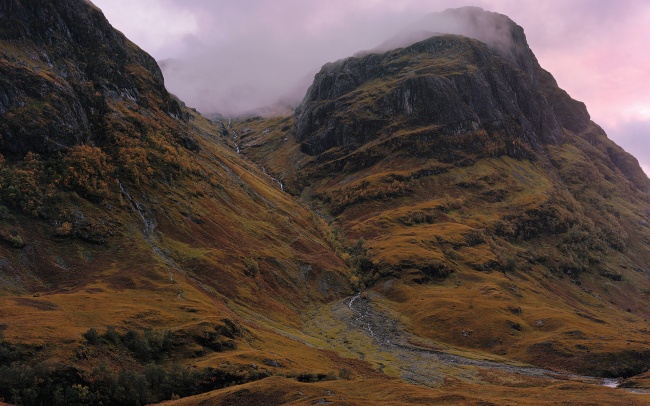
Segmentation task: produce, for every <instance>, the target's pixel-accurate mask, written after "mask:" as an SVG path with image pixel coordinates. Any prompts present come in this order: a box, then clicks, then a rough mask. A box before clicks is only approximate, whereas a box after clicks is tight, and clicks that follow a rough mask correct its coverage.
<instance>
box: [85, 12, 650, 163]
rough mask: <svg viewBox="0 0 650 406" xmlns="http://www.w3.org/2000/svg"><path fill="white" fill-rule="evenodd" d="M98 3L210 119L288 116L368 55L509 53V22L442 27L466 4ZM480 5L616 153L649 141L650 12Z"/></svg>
mask: <svg viewBox="0 0 650 406" xmlns="http://www.w3.org/2000/svg"><path fill="white" fill-rule="evenodd" d="M93 3H94V4H95V5H97V6H98V7H99V8H101V9H102V10H103V11H104V13H105V15H106V16H107V18H108V19H109V21H110V22H111V23H112V24H113V25H114V26H115V27H116V28H117V29H119V30H121V31H123V32H124V34H125V35H126V36H127V37H129V39H131V40H132V41H134V42H135V43H136V44H138V45H139V46H141V47H142V48H143V49H144V50H145V51H147V52H149V53H150V54H152V55H153V56H154V58H156V60H158V61H159V62H160V64H161V66H162V69H163V73H164V75H165V80H166V86H167V88H168V90H169V91H171V92H172V93H174V94H176V95H177V96H178V97H180V98H181V99H182V100H183V101H184V102H186V103H187V104H188V105H189V106H192V107H195V108H197V109H198V110H199V111H201V112H202V113H204V114H206V115H211V114H214V113H220V114H222V115H225V116H237V115H241V114H246V113H250V112H254V113H262V114H265V115H273V114H284V113H287V112H289V111H290V110H291V108H293V107H295V105H296V104H298V103H299V102H300V100H301V99H302V98H303V96H304V94H305V92H306V90H307V88H308V86H309V84H310V83H311V81H312V79H313V77H314V74H315V73H317V72H318V71H319V70H320V68H321V66H322V65H324V64H325V63H327V62H334V61H336V60H339V59H342V58H346V57H350V56H352V55H354V54H357V53H359V52H361V51H364V50H365V51H367V50H371V51H372V50H374V51H379V50H382V49H384V50H385V49H388V48H391V47H396V46H403V45H405V42H404V40H406V43H408V42H415V41H416V40H418V39H424V38H425V37H426V36H428V35H429V34H432V33H434V32H435V31H440V32H450V33H456V34H463V35H468V36H472V37H476V38H478V39H479V40H482V41H484V42H486V43H488V44H490V45H493V46H503V45H504V44H505V46H506V47H507V39H506V40H505V42H504V38H505V36H504V32H503V30H502V27H501V26H499V25H498V21H496V22H495V21H482V22H481V21H478V22H476V24H475V25H473V26H472V25H470V26H468V25H466V24H459V23H458V22H456V21H450V20H444V19H443V20H442V21H441V20H440V19H438V21H435V20H436V19H435V18H431V15H432V14H433V13H438V12H441V11H443V10H445V9H447V8H455V7H461V6H464V5H466V4H462V3H459V2H458V1H456V0H401V1H397V2H396V1H393V0H328V1H327V2H315V1H309V2H306V1H304V0H219V1H206V0H138V1H133V0H93ZM472 4H473V5H475V6H478V7H481V8H483V9H485V10H489V11H493V12H497V13H501V14H504V15H507V16H508V17H510V18H511V19H512V20H513V21H515V22H516V23H517V24H519V25H520V26H522V27H523V28H524V30H525V33H526V37H527V40H528V43H529V45H530V47H531V49H532V50H533V52H534V53H535V56H536V57H537V59H538V60H539V62H540V65H541V66H542V67H543V68H544V69H546V70H548V71H549V72H551V73H552V74H553V76H554V77H555V78H556V80H557V82H558V84H559V85H560V87H562V88H563V89H565V90H567V92H568V93H569V94H570V95H571V96H572V97H573V98H575V99H577V100H581V101H583V102H585V103H586V105H587V108H588V110H589V112H590V114H591V117H592V119H593V120H594V121H595V122H597V123H598V124H600V125H601V126H602V127H603V128H604V129H605V130H606V131H607V132H608V134H610V135H612V134H616V135H615V136H613V138H614V137H615V138H614V140H615V141H616V142H619V143H620V144H623V145H624V144H625V140H624V139H625V138H626V137H630V138H632V137H634V139H638V137H639V136H638V135H635V134H632V133H631V132H630V133H627V132H625V131H626V130H628V129H630V128H631V127H629V126H626V125H625V124H626V123H628V122H635V121H649V120H650V69H648V66H650V53H648V52H645V49H646V48H647V44H646V42H647V40H646V39H647V38H648V37H650V24H648V19H649V18H650V2H647V1H645V0H618V1H616V2H613V1H606V0H572V1H566V0H547V1H544V2H535V3H531V2H522V1H521V0H472ZM432 20H434V21H432ZM495 23H496V24H495ZM490 25H492V26H491V27H490ZM486 26H487V27H490V28H489V29H487V30H486V29H484V28H485V27H486ZM476 27H481V29H477V28H476ZM487 33H489V35H487ZM481 36H482V37H481ZM387 41H388V42H387ZM390 41H393V42H392V43H391V42H390ZM400 41H401V42H400ZM382 47H383V48H382ZM645 139H647V137H645ZM640 148H641V149H642V150H643V152H639V151H633V152H634V153H635V154H639V155H640V156H650V142H645V143H643V145H641V146H640ZM642 164H643V165H644V167H645V168H648V167H650V161H644V160H643V159H642Z"/></svg>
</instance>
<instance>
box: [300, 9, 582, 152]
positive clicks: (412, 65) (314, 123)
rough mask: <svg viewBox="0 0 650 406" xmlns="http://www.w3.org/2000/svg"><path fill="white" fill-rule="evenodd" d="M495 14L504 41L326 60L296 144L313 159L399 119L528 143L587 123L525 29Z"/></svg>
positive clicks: (448, 39)
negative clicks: (530, 45)
mask: <svg viewBox="0 0 650 406" xmlns="http://www.w3.org/2000/svg"><path fill="white" fill-rule="evenodd" d="M479 10H480V9H479ZM451 12H456V13H464V14H467V15H468V16H469V17H476V13H485V12H482V10H481V11H477V10H476V9H474V8H470V9H460V11H458V10H456V11H453V10H452V11H448V12H446V13H451ZM488 14H489V15H492V14H494V13H488ZM497 16H498V15H497ZM500 17H501V20H502V21H501V26H503V27H505V28H503V30H506V29H507V33H508V37H507V40H508V44H507V46H506V45H502V44H493V45H488V44H486V43H483V42H480V41H478V40H475V39H471V38H468V37H462V36H458V35H438V36H434V37H431V38H429V39H426V40H424V41H421V42H418V43H415V44H412V45H410V46H407V47H405V48H401V49H397V50H394V51H390V52H388V53H385V54H370V55H366V56H363V57H358V58H349V59H345V60H342V61H339V62H335V63H331V64H327V65H325V66H324V67H323V68H322V70H321V71H320V72H319V73H318V74H317V75H316V77H315V79H314V83H313V85H312V86H311V88H310V89H309V90H308V92H307V95H306V96H305V99H304V101H303V102H302V104H301V105H300V107H299V109H298V111H297V114H296V135H297V138H298V140H299V141H300V142H301V146H302V150H303V151H304V152H306V153H308V154H310V155H315V154H319V153H322V152H323V151H325V150H327V149H329V148H332V147H335V146H338V147H354V146H359V145H362V144H364V143H366V142H369V141H371V140H373V139H377V138H379V137H380V136H381V135H389V134H390V133H391V132H392V131H395V128H394V126H391V124H392V123H395V122H399V123H400V126H401V128H404V127H414V126H420V127H421V126H434V127H435V129H432V130H431V132H430V134H429V135H428V136H430V137H432V138H435V137H436V136H437V135H452V134H459V133H463V132H471V131H475V130H478V129H484V130H486V131H487V132H488V134H490V135H491V134H496V133H499V134H501V135H502V136H503V135H505V136H506V137H507V138H509V139H515V138H516V139H523V140H525V141H526V143H527V144H528V145H530V146H532V147H533V148H538V147H539V145H540V144H557V143H559V142H561V141H562V139H563V137H564V130H568V131H572V132H580V131H582V130H584V129H585V128H586V126H587V125H588V124H589V114H588V113H587V110H586V108H585V106H584V104H583V103H581V102H578V101H575V100H573V99H571V98H570V97H569V96H568V95H567V94H566V92H564V91H562V90H561V89H559V88H558V87H557V84H556V82H555V80H554V79H553V77H552V76H551V75H550V74H549V73H548V72H546V71H544V70H543V69H542V68H541V67H540V66H539V64H538V63H537V60H536V59H535V57H534V55H533V54H532V52H531V51H530V49H529V48H528V45H527V43H526V37H525V35H524V33H523V29H522V28H521V27H519V26H518V25H516V24H515V23H514V22H512V21H511V20H509V19H507V17H505V16H500ZM361 95H363V96H361ZM361 97H363V98H365V100H361Z"/></svg>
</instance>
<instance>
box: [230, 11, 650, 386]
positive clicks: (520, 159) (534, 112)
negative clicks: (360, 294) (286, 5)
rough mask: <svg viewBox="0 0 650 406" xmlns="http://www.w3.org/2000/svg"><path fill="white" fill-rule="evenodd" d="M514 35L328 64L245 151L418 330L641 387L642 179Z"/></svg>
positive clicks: (442, 42) (645, 247)
mask: <svg viewBox="0 0 650 406" xmlns="http://www.w3.org/2000/svg"><path fill="white" fill-rule="evenodd" d="M508 21H510V20H508ZM509 24H511V27H510V29H511V34H512V44H511V48H510V49H509V50H508V49H505V50H504V49H498V50H497V49H493V48H490V47H488V46H486V45H485V44H483V43H480V42H478V41H476V40H472V39H469V38H464V37H459V36H439V37H433V38H431V39H428V40H425V41H422V42H420V43H416V44H414V45H412V46H409V47H406V48H402V49H397V50H394V51H391V52H388V53H385V54H371V55H366V56H363V57H359V58H349V59H345V60H342V61H338V62H336V63H333V64H328V65H326V66H324V67H323V69H322V70H321V72H320V73H319V74H317V75H316V78H315V80H314V84H313V85H312V87H311V88H310V90H309V91H308V93H307V95H306V97H305V100H304V101H303V103H302V104H301V106H300V107H299V108H298V110H297V112H296V115H295V117H292V118H284V119H272V120H262V119H257V118H251V119H248V120H244V121H242V122H240V123H238V124H237V126H236V130H237V132H236V134H237V136H238V137H239V138H238V139H237V140H238V142H239V144H238V145H239V146H240V147H241V148H242V149H243V150H244V153H245V154H246V155H247V156H249V157H251V158H253V159H254V160H256V161H258V162H260V163H261V164H262V165H264V166H265V167H266V169H267V171H268V172H269V173H270V174H272V175H273V176H274V177H276V178H278V179H279V180H281V181H283V182H284V183H285V188H286V189H287V190H289V191H291V192H293V193H295V194H301V195H302V197H303V199H305V200H306V201H309V202H310V203H311V204H312V205H313V206H314V207H315V208H316V209H317V210H318V211H320V212H321V213H322V214H323V215H324V216H330V218H332V219H333V220H334V224H335V225H336V226H337V227H338V228H339V229H340V233H339V235H341V236H344V237H345V238H346V239H347V242H346V243H345V244H347V246H348V247H349V248H348V249H347V250H346V249H345V247H341V248H340V251H341V252H344V251H345V252H344V253H345V254H346V255H347V256H346V255H344V258H346V259H348V262H349V263H350V264H351V265H352V266H353V267H354V268H356V271H357V274H358V277H359V280H360V281H361V282H360V283H361V287H367V288H368V289H371V290H374V291H377V292H381V293H382V294H383V296H384V297H385V298H386V299H387V300H389V301H390V303H392V306H393V307H394V309H396V310H397V311H398V312H399V313H400V314H401V315H402V316H404V317H405V319H406V320H407V321H406V324H407V326H408V328H409V330H410V331H412V332H414V333H416V334H418V335H420V336H422V337H429V338H434V339H436V340H440V341H444V342H446V343H449V344H453V345H457V346H460V347H469V348H475V349H479V350H481V351H486V352H491V353H496V354H501V355H506V356H509V357H513V358H516V359H520V360H527V361H531V362H534V363H537V364H539V365H545V366H550V367H556V368H563V369H569V370H573V371H582V372H585V373H593V374H603V375H615V376H620V375H630V374H635V373H640V372H643V371H644V370H645V369H647V364H646V361H644V359H645V357H646V354H647V353H648V352H647V351H648V346H649V343H648V330H647V328H646V319H647V317H648V315H649V314H650V308H649V307H648V304H647V303H648V302H647V300H646V298H647V295H648V292H649V291H650V290H649V289H650V279H649V274H648V271H649V270H650V269H648V264H650V228H649V224H650V223H649V221H650V217H649V216H650V199H649V195H648V184H649V181H648V178H647V177H646V176H645V174H643V171H642V170H641V169H640V167H639V165H638V163H637V161H636V160H635V159H634V158H633V157H632V156H631V155H629V154H628V153H626V152H625V151H623V150H622V149H621V148H620V147H618V146H617V145H615V144H614V143H613V142H612V141H611V140H609V139H608V138H607V136H606V135H605V133H604V132H603V131H602V129H600V127H598V126H597V125H596V124H594V123H593V122H591V121H590V120H589V115H588V113H587V111H586V109H585V107H584V105H583V104H582V103H580V102H577V101H575V100H573V99H571V98H570V97H569V96H568V95H567V94H566V93H565V92H564V91H562V90H561V89H559V88H558V87H557V84H556V83H555V81H554V80H553V78H552V77H551V75H550V74H549V73H548V72H545V71H544V70H542V69H541V68H540V67H539V64H538V63H537V61H536V60H535V58H534V56H533V55H532V52H531V51H530V49H528V47H527V45H526V42H525V36H524V35H523V30H522V29H521V27H518V26H516V25H515V24H514V23H512V22H511V21H510V22H509ZM360 239H361V240H362V242H361V243H359V242H358V240H360ZM345 244H344V245H345ZM621 351H630V352H628V353H624V354H623V353H621V354H618V355H617V356H608V355H606V354H610V353H619V352H621ZM633 351H638V352H633Z"/></svg>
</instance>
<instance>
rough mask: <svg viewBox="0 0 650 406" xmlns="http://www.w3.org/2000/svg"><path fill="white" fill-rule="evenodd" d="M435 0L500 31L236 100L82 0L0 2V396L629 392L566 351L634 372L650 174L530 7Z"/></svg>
mask: <svg viewBox="0 0 650 406" xmlns="http://www.w3.org/2000/svg"><path fill="white" fill-rule="evenodd" d="M447 13H451V14H454V13H460V14H463V13H465V14H467V15H469V16H473V17H472V18H474V19H475V20H476V19H478V20H479V21H490V19H492V18H497V19H498V21H501V23H503V24H506V25H505V27H506V28H507V29H508V30H510V31H509V32H510V33H511V34H512V43H511V44H510V48H508V47H503V46H502V45H503V44H502V43H501V42H500V43H499V44H500V45H498V46H496V45H494V44H491V43H489V41H488V43H485V42H481V41H479V40H475V39H470V38H468V37H462V36H459V35H451V36H447V35H442V36H436V37H433V38H429V39H425V40H424V41H421V42H418V43H415V44H412V45H409V46H407V47H405V48H400V49H395V50H390V51H387V52H385V53H370V54H367V55H365V56H361V57H356V58H350V59H347V60H344V61H339V62H337V63H334V64H329V65H326V66H325V67H324V68H323V70H322V71H321V72H320V73H319V74H318V75H317V76H316V78H315V80H314V84H313V85H312V87H311V88H310V90H309V92H308V94H307V95H306V97H305V100H304V101H303V103H302V104H301V106H300V107H299V109H298V110H297V111H296V114H295V115H293V116H289V117H277V118H272V119H262V118H258V117H254V118H250V119H246V120H243V119H242V120H234V121H232V122H231V121H225V120H221V121H218V119H215V121H210V120H207V119H205V118H204V117H202V116H201V115H200V114H198V113H197V112H196V111H195V110H193V109H191V108H189V107H187V106H186V105H185V104H184V103H183V102H182V101H180V100H178V99H177V98H176V97H174V96H173V95H171V94H169V93H168V92H167V90H166V89H165V85H164V78H163V76H162V74H161V71H160V68H159V67H158V65H157V64H156V62H155V61H154V60H153V59H152V58H151V57H150V56H149V55H148V54H146V53H145V52H143V51H142V50H141V49H139V48H138V47H137V46H136V45H135V44H133V43H132V42H130V41H129V40H128V39H127V38H125V37H124V36H123V35H122V34H121V33H119V32H118V31H116V30H115V29H113V28H112V27H111V26H110V24H109V23H108V22H107V21H106V19H105V18H104V16H103V14H102V12H101V10H99V9H97V8H96V7H95V6H94V5H93V4H92V3H90V2H89V1H84V0H53V1H41V0H9V1H5V2H2V3H0V135H1V138H0V154H1V155H2V157H1V159H0V272H1V273H0V275H1V277H0V282H1V283H0V332H1V333H2V336H1V339H0V398H1V399H2V400H0V401H6V402H11V403H13V404H25V405H37V404H51V405H74V404H86V405H95V404H97V405H98V404H104V405H106V404H118V405H130V404H132V405H138V404H146V403H153V402H159V401H166V400H172V404H174V403H175V404H206V403H209V404H228V405H233V404H246V405H251V404H264V405H269V404H285V403H291V402H293V403H294V404H319V403H320V404H323V403H327V402H330V403H338V404H353V405H354V404H368V403H369V402H373V403H377V404H381V403H386V404H449V403H456V404H458V403H464V404H521V403H522V402H526V403H529V404H553V403H554V402H555V400H557V399H561V400H562V401H566V402H574V403H579V402H582V401H583V400H584V399H585V393H588V394H589V396H588V397H593V399H598V400H599V401H603V402H605V403H608V404H642V403H643V400H644V398H643V395H638V394H633V393H628V392H625V391H623V390H621V389H612V388H608V387H605V386H603V385H602V382H601V380H600V379H599V378H593V377H589V376H578V375H576V374H575V373H580V374H583V375H585V374H589V375H598V376H608V377H630V376H633V375H634V376H635V377H634V379H631V380H629V381H626V385H628V386H635V387H637V388H644V387H645V384H644V382H645V380H646V379H647V377H646V376H644V375H642V374H640V373H641V372H644V369H647V365H648V357H649V356H650V352H649V351H648V344H647V337H646V335H647V334H648V332H647V330H646V329H645V327H644V325H645V324H644V323H645V320H644V318H645V317H647V313H648V309H647V304H646V303H645V302H646V301H645V300H644V299H643V298H644V297H645V296H647V292H650V286H648V285H649V284H650V280H649V279H648V275H647V272H648V271H647V269H646V267H647V266H646V264H647V263H648V252H649V250H648V244H649V243H650V238H648V235H649V233H648V221H650V218H649V217H650V210H649V207H648V206H649V205H650V202H649V198H648V179H647V178H646V177H645V175H644V174H643V172H641V171H640V169H639V167H638V164H637V163H636V161H635V160H634V158H633V157H631V156H630V155H629V154H627V153H625V152H624V151H623V150H621V149H620V148H619V147H617V146H616V145H615V144H613V143H612V142H611V141H610V140H608V139H607V137H606V135H605V134H604V133H603V132H602V130H600V129H599V128H598V127H597V126H596V125H595V124H594V123H592V122H591V121H589V116H588V114H587V111H586V109H585V107H584V105H582V104H581V103H579V102H576V101H574V100H572V99H571V98H570V97H569V96H568V95H566V93H565V92H563V91H562V90H561V89H559V88H558V87H557V85H556V84H555V82H554V81H553V79H552V77H551V76H550V74H548V73H547V72H544V71H543V70H542V69H541V68H540V67H539V64H537V61H536V60H535V58H534V56H533V54H532V52H531V51H530V49H529V48H528V46H527V45H526V42H525V36H524V34H523V30H522V29H521V28H520V27H518V26H517V25H516V24H514V23H513V22H512V21H510V20H509V19H507V18H506V17H504V16H498V15H493V14H490V13H486V12H483V11H482V10H479V9H462V10H460V11H453V10H452V11H448V12H447ZM500 26H502V25H500ZM479 31H480V30H479ZM479 39H480V38H479ZM330 223H331V224H330ZM531 364H532V365H531ZM543 368H547V369H543ZM191 395H197V396H191ZM179 398H182V399H179Z"/></svg>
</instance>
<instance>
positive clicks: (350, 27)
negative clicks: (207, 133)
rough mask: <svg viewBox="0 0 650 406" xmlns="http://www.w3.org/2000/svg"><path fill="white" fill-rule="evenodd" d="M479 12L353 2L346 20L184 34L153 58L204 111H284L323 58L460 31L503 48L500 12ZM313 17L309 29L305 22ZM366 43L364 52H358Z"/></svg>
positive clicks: (506, 36) (505, 32)
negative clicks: (371, 9) (216, 37)
mask: <svg viewBox="0 0 650 406" xmlns="http://www.w3.org/2000/svg"><path fill="white" fill-rule="evenodd" d="M204 7H210V6H209V5H204ZM284 11H285V12H289V10H284ZM361 11H364V13H361ZM480 11H481V9H480V8H475V7H468V8H465V9H463V10H462V12H460V13H449V12H443V13H431V14H428V15H426V16H424V17H421V16H420V17H417V18H416V17H415V16H413V15H411V14H409V13H403V14H401V15H400V14H393V15H390V16H388V15H378V16H375V17H374V18H372V19H370V18H369V17H368V16H367V15H363V14H365V12H367V10H361V9H355V8H352V9H351V10H349V12H350V13H351V15H350V14H348V15H347V18H348V20H345V19H344V20H343V22H341V23H336V22H334V23H333V24H332V21H334V19H335V17H337V18H338V17H339V16H338V15H334V16H330V18H331V20H330V19H325V22H323V21H321V20H320V18H321V17H319V18H317V19H316V21H313V20H309V19H308V20H309V21H301V20H298V22H297V23H296V24H293V25H292V26H290V27H288V28H287V27H286V26H284V25H282V26H276V25H274V24H270V25H267V24H266V23H265V24H260V25H258V26H255V27H253V28H252V29H251V30H249V31H246V32H239V33H238V37H237V41H236V42H224V41H215V42H212V41H211V42H206V41H205V40H204V39H199V38H191V42H192V45H191V46H190V47H188V48H187V49H186V50H184V51H183V52H182V53H180V54H179V55H178V56H177V57H175V58H170V59H165V60H162V61H160V66H161V69H162V70H163V74H164V76H165V80H166V85H167V87H168V88H169V89H170V90H171V91H172V92H173V93H175V94H176V95H177V96H178V97H180V98H181V99H182V100H184V101H185V102H186V103H187V104H189V105H191V106H194V107H195V108H197V109H198V110H199V111H201V112H202V113H204V114H206V115H208V116H210V115H214V114H220V115H223V116H239V115H246V114H261V115H267V116H268V115H277V114H288V113H290V112H291V111H292V110H293V109H294V108H295V107H296V106H297V105H298V104H299V103H300V101H301V100H302V98H303V97H304V95H305V93H306V91H307V89H308V87H309V85H310V84H311V82H312V80H313V77H314V75H315V74H316V72H318V70H320V67H321V66H322V65H324V64H325V63H327V62H332V61H336V60H339V59H341V58H345V57H349V56H353V55H355V56H356V55H361V54H365V53H369V52H385V51H387V50H390V49H395V48H398V47H404V46H408V45H411V44H413V43H415V42H417V41H421V40H424V39H426V38H429V37H431V36H433V35H439V34H443V33H450V34H459V35H465V36H469V37H473V38H476V39H479V40H481V41H483V42H485V43H487V44H488V45H491V46H495V47H498V48H503V49H507V48H509V47H510V46H511V35H510V30H509V26H508V22H507V18H506V17H504V16H502V15H499V14H496V13H490V14H484V13H480ZM276 12H278V11H276ZM294 12H295V11H294ZM336 14H338V13H336ZM355 14H356V19H353V18H352V16H354V15H355ZM215 15H218V13H216V14H215ZM314 22H316V23H317V24H316V28H314V27H313V26H312V25H311V24H314ZM318 23H320V24H327V25H328V26H329V25H334V27H328V29H327V32H326V34H327V35H323V33H322V32H320V29H318ZM308 25H309V26H308ZM367 48H370V51H362V50H364V49H367Z"/></svg>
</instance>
